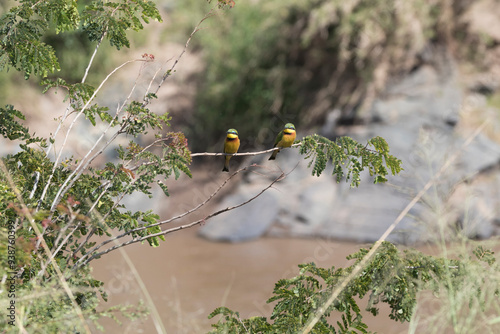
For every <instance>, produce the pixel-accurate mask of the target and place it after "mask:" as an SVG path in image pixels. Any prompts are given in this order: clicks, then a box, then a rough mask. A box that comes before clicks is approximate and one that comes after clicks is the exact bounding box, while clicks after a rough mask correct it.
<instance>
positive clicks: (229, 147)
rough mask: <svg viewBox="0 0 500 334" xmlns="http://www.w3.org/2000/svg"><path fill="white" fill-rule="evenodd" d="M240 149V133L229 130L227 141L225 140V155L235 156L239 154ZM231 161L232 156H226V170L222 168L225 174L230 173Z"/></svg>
mask: <svg viewBox="0 0 500 334" xmlns="http://www.w3.org/2000/svg"><path fill="white" fill-rule="evenodd" d="M239 148H240V139H239V138H238V131H236V130H235V129H229V130H227V132H226V139H225V140H224V150H223V152H224V153H228V154H234V153H236V152H238V149H239ZM229 159H231V156H230V155H226V156H225V157H224V168H222V171H223V172H229Z"/></svg>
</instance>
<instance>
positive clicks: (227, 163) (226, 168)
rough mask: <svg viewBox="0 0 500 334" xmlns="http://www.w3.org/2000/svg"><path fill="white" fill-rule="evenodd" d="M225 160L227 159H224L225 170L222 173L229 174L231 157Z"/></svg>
mask: <svg viewBox="0 0 500 334" xmlns="http://www.w3.org/2000/svg"><path fill="white" fill-rule="evenodd" d="M224 158H225V159H224V168H222V171H223V172H229V159H231V157H230V156H227V155H226V156H225V157H224Z"/></svg>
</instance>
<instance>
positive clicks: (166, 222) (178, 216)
mask: <svg viewBox="0 0 500 334" xmlns="http://www.w3.org/2000/svg"><path fill="white" fill-rule="evenodd" d="M256 166H257V165H255V164H254V165H251V166H246V167H244V168H241V169H239V170H237V171H236V172H234V173H233V174H232V175H231V176H230V177H228V178H227V179H226V180H225V181H224V182H223V183H222V184H221V185H220V186H219V187H218V188H217V189H216V190H215V191H214V192H213V193H212V194H211V195H210V196H209V197H208V198H207V199H206V200H205V201H203V202H202V203H200V204H198V205H197V206H196V207H194V208H192V209H190V210H188V211H186V212H183V213H181V214H180V215H177V216H175V217H172V218H169V219H167V220H163V221H161V222H158V223H155V224H151V225H144V226H141V227H137V228H134V229H132V230H129V231H126V232H124V233H122V234H119V235H117V236H115V237H113V238H111V239H108V240H105V241H103V242H101V243H100V244H99V245H97V246H95V247H94V248H93V249H92V250H91V251H89V253H87V254H92V253H93V252H95V251H97V250H98V249H100V248H101V247H102V246H104V245H106V244H108V243H110V242H113V241H115V240H118V239H120V238H123V237H125V236H127V235H130V234H131V233H134V232H138V231H142V230H146V229H148V228H151V227H155V226H159V225H164V224H168V223H171V222H172V221H174V220H177V219H180V218H182V217H185V216H187V215H189V214H190V213H192V212H194V211H196V210H198V209H200V208H201V207H202V206H204V205H205V204H207V203H208V202H209V201H210V200H211V199H212V198H213V197H214V196H215V195H217V193H219V191H220V190H221V189H222V188H223V187H224V186H225V185H226V184H227V183H228V182H229V181H230V180H231V179H232V178H233V177H234V176H236V175H237V174H239V173H241V172H243V171H245V170H247V169H248V168H249V167H256ZM87 241H88V240H85V242H84V243H86V242H87ZM84 243H83V244H84ZM81 246H82V245H80V247H79V248H78V250H79V249H80V248H81ZM75 253H76V251H75ZM84 257H85V256H84ZM80 260H81V259H80Z"/></svg>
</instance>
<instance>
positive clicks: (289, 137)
mask: <svg viewBox="0 0 500 334" xmlns="http://www.w3.org/2000/svg"><path fill="white" fill-rule="evenodd" d="M295 136H296V133H295V125H293V124H292V123H287V124H285V128H284V129H283V130H281V131H280V133H278V136H277V137H276V140H275V141H274V146H273V147H279V148H283V147H290V146H292V144H293V142H294V141H295ZM279 151H281V150H276V151H274V152H273V154H272V155H271V157H269V160H274V159H276V155H277V154H278V152H279Z"/></svg>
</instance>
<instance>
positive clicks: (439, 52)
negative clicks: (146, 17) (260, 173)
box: [186, 0, 480, 151]
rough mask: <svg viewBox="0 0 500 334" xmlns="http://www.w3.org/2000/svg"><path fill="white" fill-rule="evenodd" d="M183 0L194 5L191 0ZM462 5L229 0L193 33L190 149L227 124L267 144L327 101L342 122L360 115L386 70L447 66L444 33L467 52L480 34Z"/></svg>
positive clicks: (418, 0) (320, 117)
mask: <svg viewBox="0 0 500 334" xmlns="http://www.w3.org/2000/svg"><path fill="white" fill-rule="evenodd" d="M188 3H190V5H186V7H190V8H193V7H191V6H193V5H194V6H198V10H199V2H197V1H194V2H188ZM469 6H471V2H470V1H444V0H443V1H431V0H415V1H400V0H357V1H347V2H346V1H337V0H311V1H299V0H268V1H237V2H236V6H235V7H234V8H233V9H231V10H229V11H228V12H224V13H219V14H218V15H217V16H215V17H213V18H211V19H210V20H207V21H206V22H205V23H204V27H207V28H208V29H206V30H205V31H202V32H201V33H199V34H198V35H197V36H196V38H195V39H194V41H193V42H194V43H195V44H196V46H197V47H198V48H199V50H201V52H202V54H203V59H204V61H205V62H206V69H205V71H204V72H203V73H202V75H201V77H200V78H198V79H199V82H198V84H199V87H198V92H199V93H198V96H197V100H196V106H195V110H194V113H193V114H192V117H191V119H190V124H189V126H188V127H187V129H186V132H187V134H188V136H189V138H190V139H191V140H190V146H191V148H192V149H194V150H195V151H196V150H206V149H215V150H217V149H220V148H219V146H220V141H221V138H222V137H223V134H224V132H225V131H226V130H227V129H228V128H236V129H238V131H239V132H240V137H242V138H243V139H244V138H248V140H247V142H246V145H248V146H252V147H253V146H259V145H261V144H264V145H266V146H269V145H272V141H273V138H274V135H275V133H277V132H278V131H279V129H280V128H281V127H282V126H283V125H284V124H285V123H286V122H289V121H290V122H294V123H295V125H296V126H297V127H298V129H299V130H300V128H301V127H311V126H315V125H320V124H323V123H324V121H325V118H326V116H327V114H328V113H329V112H330V111H332V110H333V109H335V108H338V109H339V110H340V111H341V119H340V122H343V123H347V124H350V123H352V122H356V121H358V120H359V119H362V118H364V117H367V114H366V111H367V110H368V108H369V105H370V102H371V101H372V100H373V98H374V97H375V96H376V95H377V94H378V93H379V92H381V91H382V89H383V88H384V87H385V85H386V84H387V82H388V79H390V78H394V77H398V76H401V75H404V74H405V73H408V72H409V71H411V70H412V69H415V68H416V67H418V66H420V65H421V64H422V63H425V62H430V63H432V64H433V65H436V66H443V67H446V57H444V56H443V54H447V53H448V52H449V45H450V43H452V41H453V42H458V45H463V47H458V48H456V51H458V53H460V52H462V51H463V54H464V55H466V56H473V53H471V52H470V51H471V48H470V46H471V45H473V44H474V43H478V42H480V40H479V39H477V38H475V36H472V34H471V33H470V32H469V31H468V30H467V29H468V26H467V24H465V23H464V21H463V20H461V19H460V18H461V15H462V14H463V13H464V12H465V11H466V10H467V8H468V7H469ZM191 27H192V26H191ZM471 43H472V44H471ZM456 44H457V43H455V45H456ZM444 70H446V68H445V69H444ZM271 133H272V135H271ZM207 144H208V147H207ZM216 145H219V146H216ZM242 145H243V143H242ZM242 148H243V146H242Z"/></svg>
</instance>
